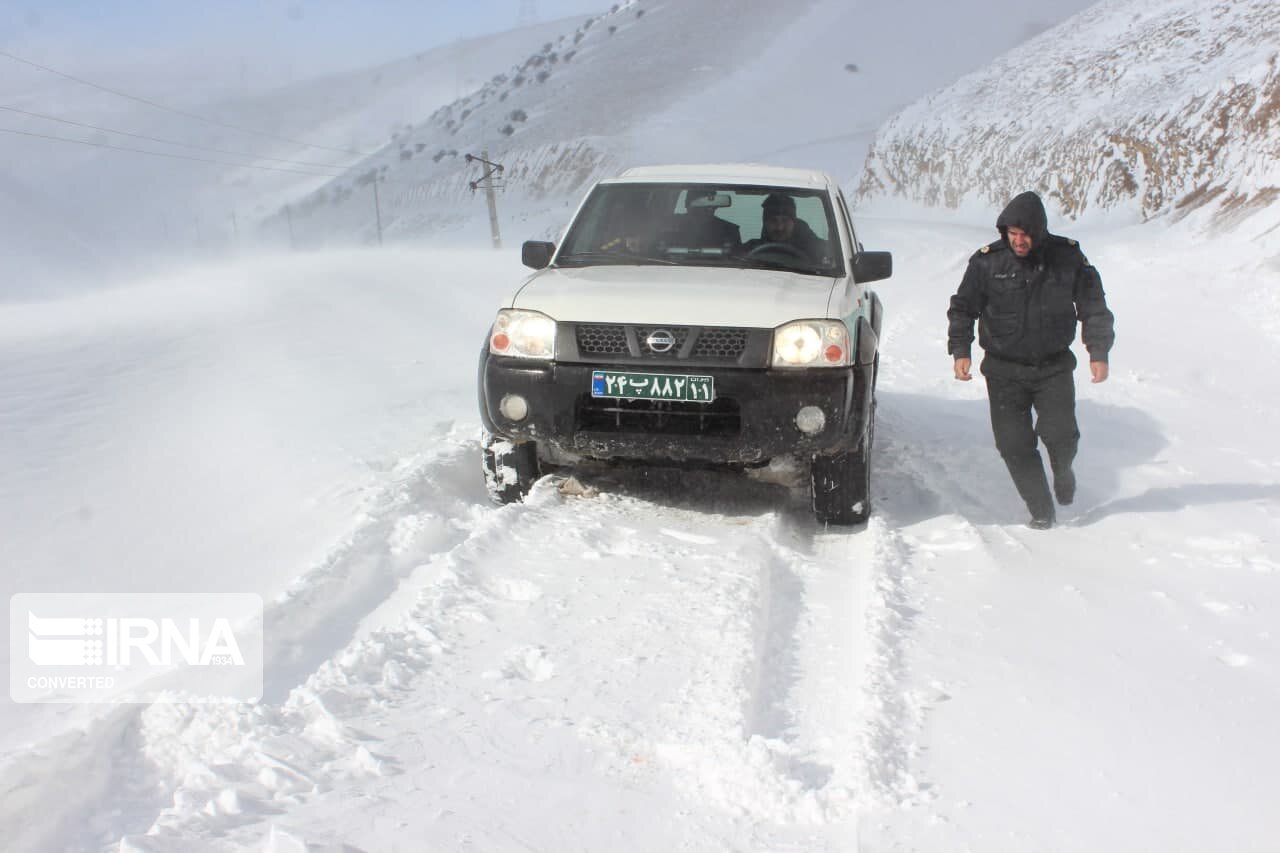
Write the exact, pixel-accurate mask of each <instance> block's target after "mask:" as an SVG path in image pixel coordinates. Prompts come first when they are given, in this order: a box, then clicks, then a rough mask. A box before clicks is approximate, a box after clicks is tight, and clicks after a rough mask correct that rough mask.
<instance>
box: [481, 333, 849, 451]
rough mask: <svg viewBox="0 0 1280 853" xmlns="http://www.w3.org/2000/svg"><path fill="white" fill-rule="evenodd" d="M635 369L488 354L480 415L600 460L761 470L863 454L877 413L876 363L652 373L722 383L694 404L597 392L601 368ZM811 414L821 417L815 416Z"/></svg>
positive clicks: (507, 430)
mask: <svg viewBox="0 0 1280 853" xmlns="http://www.w3.org/2000/svg"><path fill="white" fill-rule="evenodd" d="M599 369H609V370H618V371H624V372H625V371H628V370H634V369H635V366H634V365H611V364H579V363H565V364H562V363H557V362H530V361H528V360H524V359H511V358H502V357H497V356H493V355H491V354H490V353H489V352H488V351H487V350H486V351H485V352H484V353H482V355H481V359H480V376H479V380H480V414H481V418H482V420H483V421H484V424H485V428H486V429H488V430H489V431H490V432H491V433H493V434H495V435H501V436H504V437H506V438H510V439H513V440H515V441H536V442H539V443H545V444H549V445H553V446H554V447H555V448H556V449H558V450H559V451H561V452H562V453H566V454H569V455H572V456H580V457H588V458H594V459H637V460H650V461H657V460H665V461H673V462H704V463H711V464H728V465H758V464H764V463H766V462H768V461H769V460H770V459H773V458H775V457H778V456H784V455H787V454H795V453H799V454H806V455H813V454H821V453H831V452H836V451H842V450H850V449H853V448H856V447H857V446H858V444H859V443H860V442H861V441H862V439H863V435H864V433H865V425H866V423H867V419H868V416H869V412H870V404H871V400H870V398H871V394H870V393H869V389H870V388H871V384H872V381H873V370H874V368H873V366H872V365H863V366H853V367H844V368H815V369H811V370H767V369H743V368H732V369H731V368H703V367H701V366H699V367H696V368H693V367H692V366H690V368H685V369H681V370H673V369H670V368H657V367H655V368H651V369H648V370H647V371H646V372H650V373H672V374H683V373H697V374H700V375H710V376H713V377H714V380H715V400H714V401H713V402H711V403H692V402H689V403H685V402H672V401H656V400H630V399H628V400H621V399H617V398H598V397H592V396H591V375H592V372H593V371H594V370H599ZM510 397H519V398H521V400H522V401H523V406H519V405H517V406H514V407H513V406H510V405H508V406H507V407H505V408H506V410H507V411H512V410H513V409H515V410H517V411H518V410H519V409H521V408H523V409H525V410H526V412H527V414H525V416H524V417H523V418H521V419H519V420H513V419H512V418H510V417H507V416H506V415H504V414H503V410H504V407H503V406H502V402H503V400H504V398H510ZM807 407H815V408H817V409H819V410H821V412H822V415H823V420H824V425H823V427H822V429H820V430H818V431H814V432H809V433H806V432H803V431H801V429H800V427H799V426H798V425H797V422H796V416H797V414H798V413H799V412H800V411H801V409H805V408H807ZM809 415H810V416H812V412H809Z"/></svg>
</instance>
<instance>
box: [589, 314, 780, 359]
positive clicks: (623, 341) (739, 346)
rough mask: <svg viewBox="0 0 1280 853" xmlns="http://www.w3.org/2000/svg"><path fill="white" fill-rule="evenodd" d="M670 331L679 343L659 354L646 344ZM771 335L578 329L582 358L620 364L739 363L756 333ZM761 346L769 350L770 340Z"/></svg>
mask: <svg viewBox="0 0 1280 853" xmlns="http://www.w3.org/2000/svg"><path fill="white" fill-rule="evenodd" d="M660 330H661V331H666V332H670V333H671V335H672V337H673V338H675V344H674V346H672V347H671V348H670V349H669V350H666V351H665V352H657V351H655V350H654V349H652V348H651V347H650V346H649V345H648V344H647V343H646V342H647V341H648V339H649V336H650V335H651V334H653V333H654V332H656V331H660ZM753 333H754V334H756V335H763V336H770V335H771V334H772V331H771V330H768V329H741V328H721V327H702V326H655V325H643V326H641V325H632V324H622V323H614V324H602V323H579V324H578V325H577V327H576V328H575V330H574V342H575V343H576V344H577V348H578V358H579V359H585V360H590V359H593V358H601V357H608V358H610V359H612V360H616V361H629V360H638V361H686V360H697V361H702V362H720V363H725V364H736V363H738V362H739V360H740V359H742V356H743V354H744V353H746V352H747V349H748V346H749V342H750V339H751V336H752V334H753ZM760 346H762V347H765V348H767V341H763V340H762V343H761V344H760Z"/></svg>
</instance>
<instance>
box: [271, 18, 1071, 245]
mask: <svg viewBox="0 0 1280 853" xmlns="http://www.w3.org/2000/svg"><path fill="white" fill-rule="evenodd" d="M933 5H934V4H931V3H925V4H922V3H921V2H915V3H904V4H865V5H864V4H851V3H849V2H847V0H799V2H791V3H777V2H770V0H699V2H696V3H695V2H641V0H631V2H627V3H621V4H616V6H615V7H614V9H613V11H609V12H606V13H604V14H602V15H599V16H597V17H594V18H591V19H589V20H587V21H584V22H583V23H582V24H581V25H579V26H577V27H576V28H571V29H566V30H565V31H564V32H562V33H560V34H559V35H558V36H557V37H555V38H554V39H548V40H547V42H546V43H545V44H544V45H542V47H541V49H540V50H536V51H533V52H532V53H531V54H530V55H529V56H527V57H526V58H524V59H523V60H522V61H520V62H519V63H517V64H516V65H515V66H510V65H506V64H503V65H495V66H494V68H493V73H492V75H491V76H490V77H489V78H488V82H487V83H485V84H484V85H483V86H482V87H481V88H480V90H479V91H477V92H475V93H474V94H472V95H470V96H469V97H465V98H462V99H460V100H458V101H455V102H453V103H450V104H448V105H446V106H444V107H442V108H441V109H439V110H438V111H436V112H435V113H433V114H431V115H429V116H426V115H424V116H422V119H421V120H420V121H416V122H415V123H414V126H413V127H412V128H411V129H408V130H407V131H406V132H404V133H401V134H399V135H398V136H397V138H396V139H395V140H394V142H393V143H392V144H391V145H389V146H388V147H387V148H386V149H384V150H383V151H380V152H378V153H377V154H375V155H374V156H372V157H369V158H367V159H365V160H363V161H361V162H360V163H358V164H357V165H355V166H353V167H352V168H351V170H349V171H348V173H347V174H345V175H344V176H343V177H341V178H339V179H337V180H335V181H332V182H330V183H328V184H327V185H325V186H324V187H322V188H320V189H319V190H317V191H316V192H314V193H312V194H309V195H307V196H305V197H303V198H301V199H299V200H297V201H296V202H295V203H294V204H292V205H291V206H290V209H289V213H288V215H287V217H286V214H285V213H284V212H283V211H282V212H281V213H280V214H279V215H277V216H275V217H274V218H272V219H271V220H269V221H268V222H267V224H266V231H267V233H268V234H272V235H275V237H276V240H277V242H279V241H281V240H283V239H285V234H286V230H287V228H288V227H289V225H290V224H291V225H292V228H293V233H294V235H295V240H296V241H298V242H301V243H303V244H306V245H322V244H326V243H345V242H353V241H354V242H358V243H371V242H373V241H374V240H376V217H377V214H376V213H375V207H374V199H373V197H372V181H373V179H374V176H377V179H378V186H379V204H380V208H381V209H380V213H381V217H382V228H383V232H384V238H385V239H404V238H412V239H414V240H416V241H421V240H434V241H436V242H439V243H448V244H452V243H456V242H457V240H459V239H464V240H469V241H472V242H474V243H476V244H479V243H481V242H482V241H487V240H488V234H489V228H488V216H487V211H486V207H485V202H484V198H483V194H482V193H473V192H472V191H471V190H470V188H469V186H468V185H469V183H470V182H471V181H474V180H475V179H476V178H478V177H479V169H478V168H477V167H475V166H469V165H468V164H467V163H466V162H465V159H464V158H465V155H466V154H468V153H470V154H474V155H479V154H481V153H482V152H484V151H488V152H489V155H490V158H491V159H493V160H494V161H496V162H499V163H502V164H503V166H504V167H505V170H506V171H505V173H504V178H503V181H502V183H503V188H502V189H501V191H500V194H499V218H500V221H501V223H502V232H503V234H504V236H506V237H507V239H509V240H521V239H526V238H531V237H538V236H547V237H554V236H555V234H556V232H557V230H558V229H559V228H561V227H563V225H564V224H565V219H566V217H567V214H568V212H569V210H570V209H571V207H572V206H573V205H576V204H577V203H578V201H579V200H580V198H581V195H582V192H583V191H584V189H585V187H586V186H587V185H588V184H589V182H590V181H591V180H592V179H594V178H596V177H600V176H602V175H604V174H613V173H615V172H617V171H618V170H619V169H620V168H622V167H624V166H632V165H637V164H640V163H654V162H715V161H721V162H723V161H739V162H770V163H775V164H778V165H794V166H801V167H809V168H813V167H817V168H824V169H826V170H828V171H830V172H831V173H832V174H834V175H836V176H837V177H838V178H840V179H841V180H846V179H850V178H855V177H856V176H857V174H858V170H859V168H860V167H861V164H862V162H863V156H864V153H865V150H866V146H867V144H868V143H869V141H870V138H871V135H872V133H873V131H874V130H875V128H876V127H877V125H879V123H880V122H881V121H882V120H883V119H884V118H887V117H888V116H889V115H891V114H892V113H893V112H894V111H895V110H897V109H899V108H901V107H902V106H903V105H904V104H905V103H908V102H910V101H911V100H912V99H914V98H916V97H919V96H920V95H922V94H924V93H925V92H927V91H929V90H931V89H933V88H936V87H938V86H941V85H944V84H946V83H948V82H950V81H951V80H953V79H955V77H956V76H958V75H960V74H963V73H965V72H967V71H970V70H973V69H975V68H977V67H979V66H981V65H982V63H983V62H984V61H986V60H987V59H989V58H994V57H995V56H997V55H999V54H1000V53H1001V52H1003V51H1004V50H1006V49H1008V48H1009V47H1012V46H1013V45H1016V44H1018V43H1020V42H1022V41H1023V40H1024V39H1026V38H1027V37H1028V36H1029V35H1032V34H1034V33H1035V32H1038V31H1039V30H1041V29H1043V28H1044V27H1045V26H1047V25H1049V24H1051V23H1052V22H1053V21H1055V20H1058V19H1060V18H1061V17H1065V16H1067V15H1069V14H1071V12H1073V11H1075V10H1077V9H1080V8H1083V7H1084V6H1085V5H1087V0H1068V2H1065V3H1061V4H1058V5H1057V6H1056V7H1055V8H1054V10H1053V11H1052V12H1051V13H1049V14H1051V15H1052V17H1050V18H1049V19H1048V20H1046V18H1045V15H1046V13H1045V12H1043V11H1039V10H1029V9H1027V8H1026V5H1025V4H1023V3H1019V2H1015V0H975V2H970V3H965V4H948V5H946V6H944V7H939V8H934V7H933ZM923 6H928V7H929V8H928V9H927V14H926V10H925V9H924V8H923ZM904 44H910V45H913V49H912V50H909V51H904V50H903V49H902V45H904ZM920 52H923V53H927V55H928V56H929V61H928V62H921V61H920V60H919V55H918V54H919V53H920Z"/></svg>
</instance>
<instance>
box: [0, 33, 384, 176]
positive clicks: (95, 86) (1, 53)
mask: <svg viewBox="0 0 1280 853" xmlns="http://www.w3.org/2000/svg"><path fill="white" fill-rule="evenodd" d="M0 56H3V57H6V58H7V59H12V60H13V61H14V62H21V63H22V64H23V65H30V66H31V67H32V68H39V69H40V70H41V71H47V72H49V73H50V74H56V75H58V76H59V77H65V78H66V79H68V80H72V81H74V82H76V83H80V84H81V85H83V86H89V87H90V88H93V89H98V90H100V91H103V92H106V93H108V94H111V95H115V96H116V97H118V98H126V99H128V100H130V101H137V102H138V103H140V104H146V105H147V106H149V107H154V108H155V109H158V110H164V111H165V112H170V113H174V114H175V115H180V116H183V117H184V118H189V119H195V120H196V121H202V122H205V123H206V124H212V125H216V126H217V127H225V128H227V129H229V130H234V131H238V132H239V133H249V134H253V135H254V136H263V137H266V138H267V139H275V140H279V141H281V142H288V143H289V144H290V145H301V146H303V147H305V148H316V149H319V150H321V151H336V152H338V153H340V154H356V155H359V156H361V157H367V156H368V154H367V153H366V152H364V151H353V150H351V149H349V148H329V147H328V146H325V145H312V144H311V143H310V142H302V141H301V140H298V139H289V138H288V137H284V136H276V135H275V134H271V133H266V132H265V131H261V130H253V129H252V128H248V127H240V126H238V125H234V124H227V123H226V122H221V121H217V120H215V119H211V118H205V117H204V116H201V115H196V114H195V113H189V112H186V111H184V110H179V109H175V108H174V107H169V106H165V105H164V104H160V103H156V102H155V101H149V100H147V99H146V98H139V97H138V96H137V95H130V94H129V93H128V92H121V91H118V90H116V89H109V88H107V87H106V86H99V85H98V84H97V83H93V82H90V81H88V80H83V79H81V78H79V77H75V76H73V75H71V74H67V73H65V72H62V71H58V70H57V69H54V68H49V67H48V66H46V65H41V64H39V63H37V62H32V61H31V60H29V59H23V58H22V57H20V56H14V55H13V54H12V53H8V52H6V51H3V50H0Z"/></svg>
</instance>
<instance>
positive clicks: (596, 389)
mask: <svg viewBox="0 0 1280 853" xmlns="http://www.w3.org/2000/svg"><path fill="white" fill-rule="evenodd" d="M591 396H592V397H622V398H624V399H631V400H684V401H687V402H692V403H710V402H711V401H712V400H714V399H715V398H716V392H715V382H714V380H713V377H711V376H685V375H684V374H675V373H619V372H616V371H613V370H593V371H592V372H591Z"/></svg>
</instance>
